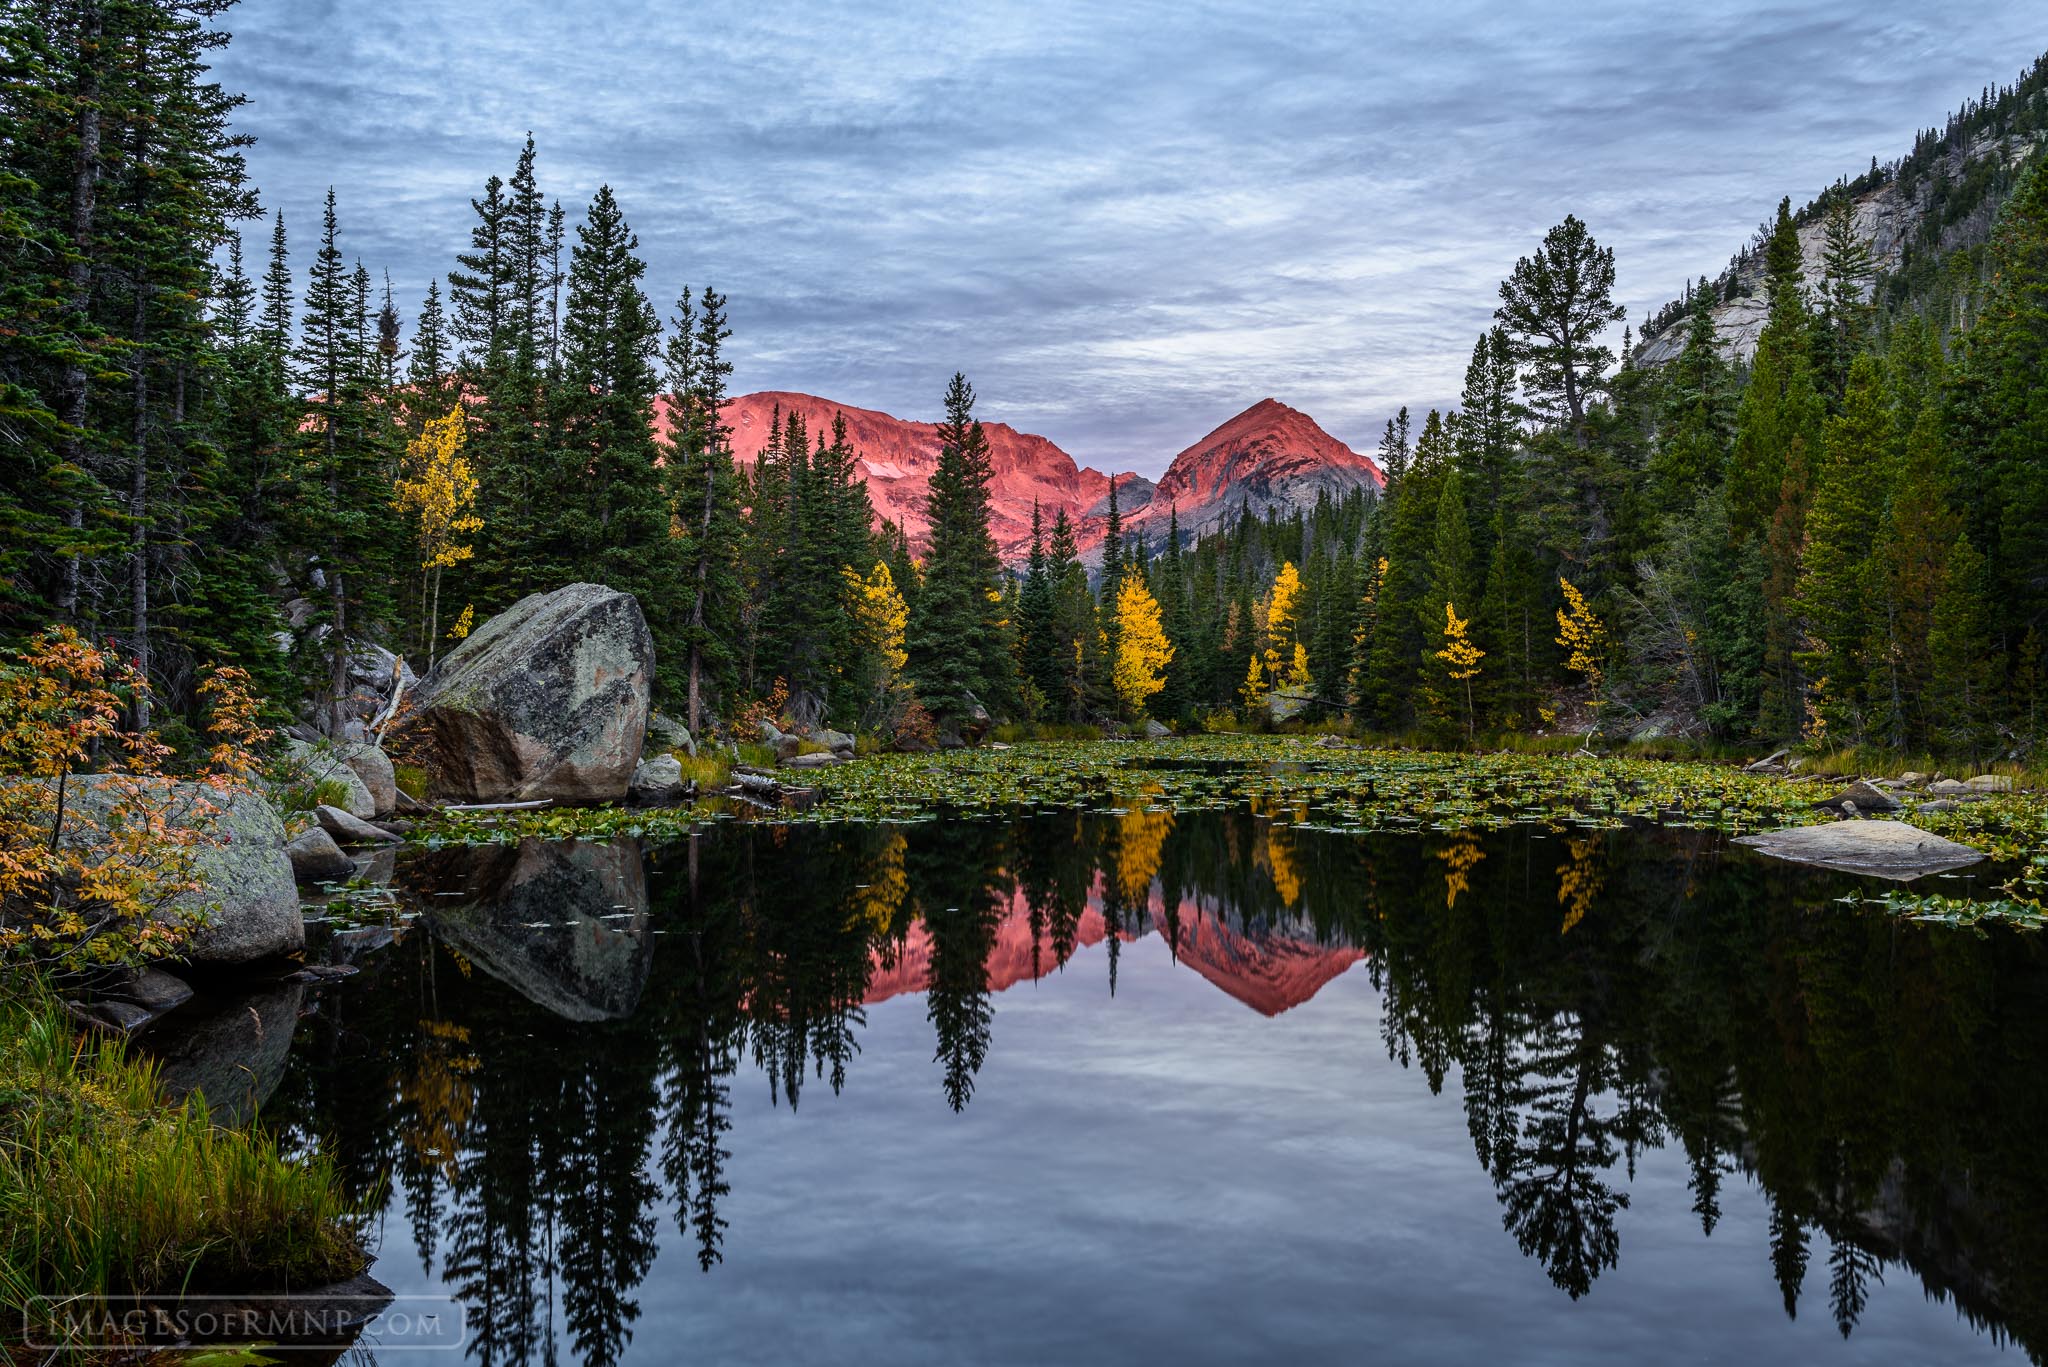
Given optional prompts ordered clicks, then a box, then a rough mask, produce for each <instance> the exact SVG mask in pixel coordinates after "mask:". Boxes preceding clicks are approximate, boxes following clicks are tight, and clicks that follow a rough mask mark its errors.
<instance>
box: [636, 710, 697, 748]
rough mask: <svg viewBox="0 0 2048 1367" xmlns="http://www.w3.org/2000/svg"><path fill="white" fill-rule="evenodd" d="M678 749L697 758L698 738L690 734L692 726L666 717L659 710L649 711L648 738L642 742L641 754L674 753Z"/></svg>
mask: <svg viewBox="0 0 2048 1367" xmlns="http://www.w3.org/2000/svg"><path fill="white" fill-rule="evenodd" d="M678 750H681V751H682V752H683V753H684V754H686V755H688V756H689V757H690V758H691V759H695V758H697V740H696V738H695V737H694V736H692V735H691V734H690V728H689V727H687V726H685V725H683V724H682V723H681V722H679V721H677V720H676V719H675V718H674V717H664V716H663V715H661V713H659V712H650V713H648V714H647V738H646V739H645V740H644V741H642V742H641V745H640V754H641V756H642V757H643V758H644V757H646V756H648V755H653V754H674V753H675V752H676V751H678Z"/></svg>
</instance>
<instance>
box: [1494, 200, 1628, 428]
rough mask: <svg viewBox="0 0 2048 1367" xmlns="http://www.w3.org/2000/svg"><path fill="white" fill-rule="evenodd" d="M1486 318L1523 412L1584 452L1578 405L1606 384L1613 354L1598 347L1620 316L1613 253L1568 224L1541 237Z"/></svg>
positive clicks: (1568, 219) (1572, 220) (1571, 220)
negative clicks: (1509, 354)
mask: <svg viewBox="0 0 2048 1367" xmlns="http://www.w3.org/2000/svg"><path fill="white" fill-rule="evenodd" d="M1500 300H1501V302H1500V307H1499V308H1498V309H1496V310H1494V315H1493V316H1494V317H1495V318H1496V319H1497V320H1498V321H1499V322H1500V324H1501V325H1502V326H1503V327H1505V328H1506V329H1507V331H1508V333H1509V335H1510V336H1511V337H1512V338H1513V339H1514V343H1515V359H1516V360H1517V361H1519V362H1521V363H1522V365H1523V366H1524V367H1525V370H1524V371H1523V374H1522V384H1523V388H1524V391H1525V392H1526V393H1527V395H1528V397H1529V400H1530V405H1531V407H1532V408H1533V409H1534V410H1535V411H1536V412H1537V413H1538V414H1539V415H1541V416H1543V417H1545V418H1547V419H1549V420H1551V421H1553V422H1555V423H1557V424H1558V425H1560V426H1562V427H1563V428H1565V429H1566V430H1567V431H1568V432H1569V433H1570V434H1571V437H1572V439H1573V440H1574V441H1575V442H1577V443H1578V445H1580V446H1584V445H1585V444H1586V440H1587V436H1586V405H1587V403H1588V402H1590V401H1591V400H1592V399H1593V398H1594V397H1595V396H1596V395H1597V394H1599V393H1600V391H1601V389H1602V387H1603V386H1604V385H1605V383H1606V372H1607V367H1608V366H1611V365H1613V364H1614V353H1613V351H1611V350H1610V349H1608V348H1607V347H1604V346H1602V345H1600V343H1599V341H1598V339H1599V336H1600V334H1601V333H1603V332H1605V331H1606V330H1607V327H1608V325H1609V324H1611V323H1617V322H1620V321H1621V319H1622V318H1623V317H1624V316H1625V312H1626V311H1625V310H1624V309H1623V308H1622V307H1621V306H1620V305H1619V304H1616V303H1615V302H1614V249H1613V248H1611V247H1602V246H1601V245H1600V244H1599V243H1598V242H1596V241H1594V240H1593V236H1592V234H1590V233H1588V232H1587V231H1586V225H1585V224H1583V223H1581V222H1580V221H1579V220H1578V219H1577V218H1576V217H1574V216H1572V215H1569V214H1568V215H1566V216H1565V220H1564V222H1562V223H1560V224H1558V225H1557V226H1556V227H1555V228H1552V229H1551V230H1550V231H1549V232H1548V233H1545V234H1544V237H1543V245H1542V247H1541V248H1539V249H1538V250H1537V252H1536V254H1535V255H1533V256H1525V257H1523V258H1521V259H1520V260H1518V261H1517V262H1515V269H1514V271H1513V273H1512V274H1511V275H1509V277H1508V278H1507V279H1506V280H1504V281H1502V282H1501V287H1500Z"/></svg>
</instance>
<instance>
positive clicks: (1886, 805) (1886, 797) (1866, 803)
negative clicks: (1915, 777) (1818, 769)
mask: <svg viewBox="0 0 2048 1367" xmlns="http://www.w3.org/2000/svg"><path fill="white" fill-rule="evenodd" d="M1813 805H1814V806H1816V807H1822V808H1826V809H1828V810H1831V811H1838V812H1839V811H1848V810H1850V809H1851V808H1852V807H1853V809H1854V810H1855V811H1858V812H1893V811H1897V810H1898V807H1899V800H1898V799H1897V798H1895V797H1893V796H1892V795H1891V794H1890V793H1887V792H1886V791H1885V790H1884V789H1882V788H1877V787H1873V786H1871V785H1870V784H1868V783H1865V782H1863V781H1862V780H1860V779H1859V780H1857V781H1856V782H1855V783H1852V784H1850V785H1849V786H1848V787H1846V788H1844V789H1843V790H1842V791H1841V792H1839V793H1836V794H1835V795H1834V796H1833V797H1831V798H1827V799H1825V800H1824V801H1821V802H1816V803H1814V804H1813Z"/></svg>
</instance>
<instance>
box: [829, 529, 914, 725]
mask: <svg viewBox="0 0 2048 1367" xmlns="http://www.w3.org/2000/svg"><path fill="white" fill-rule="evenodd" d="M840 574H841V575H843V576H844V577H845V581H846V603H847V610H848V611H849V612H850V613H851V614H852V616H853V619H854V635H855V637H856V641H855V644H856V646H857V647H858V658H859V661H860V664H859V669H860V670H861V673H862V679H861V687H862V690H863V692H862V704H861V705H862V707H863V708H864V709H865V708H868V707H871V706H872V705H873V704H874V703H875V702H876V701H878V700H879V699H881V698H882V697H884V696H885V695H886V694H887V693H888V692H889V690H890V689H891V688H892V687H894V685H895V683H896V680H897V676H898V675H899V674H901V673H902V672H903V666H904V665H905V664H906V663H908V661H909V658H910V657H909V653H908V652H907V651H906V650H905V649H904V648H903V635H904V630H905V628H906V627H908V626H909V624H910V608H909V606H908V605H907V604H906V603H905V602H904V601H903V595H902V594H901V593H900V592H898V591H897V588H896V577H895V576H894V575H892V574H891V573H890V572H889V565H888V562H887V561H883V560H877V561H876V562H875V567H874V569H872V570H870V571H869V572H868V573H867V574H866V575H865V576H862V575H860V574H858V573H856V572H855V571H853V570H851V569H841V570H840Z"/></svg>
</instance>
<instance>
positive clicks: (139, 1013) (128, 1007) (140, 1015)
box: [92, 1001, 158, 1034]
mask: <svg viewBox="0 0 2048 1367" xmlns="http://www.w3.org/2000/svg"><path fill="white" fill-rule="evenodd" d="M92 1014H93V1016H94V1017H95V1018H96V1019H98V1020H99V1021H100V1022H101V1023H102V1024H105V1025H110V1026H112V1027H113V1028H114V1029H116V1030H119V1031H121V1032H122V1033H123V1034H129V1033H132V1032H133V1031H136V1030H139V1029H141V1028H142V1027H143V1026H145V1025H147V1024H149V1023H150V1022H151V1021H153V1020H155V1019H156V1018H157V1014H158V1013H157V1012H155V1011H152V1010H150V1009H149V1008H148V1007H146V1006H138V1005H136V1004H135V1003H134V1002H123V1001H103V1002H95V1003H94V1004H93V1008H92Z"/></svg>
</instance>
